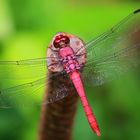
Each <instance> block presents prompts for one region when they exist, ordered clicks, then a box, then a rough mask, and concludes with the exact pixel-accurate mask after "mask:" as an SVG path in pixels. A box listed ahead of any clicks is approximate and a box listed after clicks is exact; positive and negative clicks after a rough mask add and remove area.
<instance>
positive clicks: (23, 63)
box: [0, 9, 140, 136]
mask: <svg viewBox="0 0 140 140" xmlns="http://www.w3.org/2000/svg"><path fill="white" fill-rule="evenodd" d="M139 64H140V9H138V10H135V11H134V12H132V13H131V14H129V15H128V16H127V17H125V18H124V19H123V20H121V21H120V22H119V23H118V24H116V25H115V26H113V27H112V28H111V29H109V30H108V31H106V32H104V33H103V34H101V35H99V36H97V37H96V38H93V39H92V40H91V41H89V42H87V43H85V42H84V41H83V40H82V39H80V38H79V37H77V36H75V35H72V34H68V33H65V32H60V33H57V34H56V35H55V36H54V37H53V39H52V40H51V42H50V44H49V46H48V49H47V56H46V57H43V58H36V59H27V60H18V61H0V67H1V68H0V77H1V79H3V80H2V83H4V81H5V79H6V80H9V79H8V76H9V75H10V73H11V71H12V73H13V74H14V75H16V77H19V78H25V79H28V80H30V82H27V83H25V84H20V85H18V86H12V87H10V88H4V89H0V107H1V108H7V107H12V106H20V105H23V106H27V105H28V104H32V105H34V104H49V103H54V102H56V101H58V100H61V99H63V98H64V97H67V96H69V88H68V87H67V86H66V85H65V83H64V84H63V85H58V88H57V90H56V91H54V92H53V94H51V95H50V96H49V97H48V98H47V99H46V100H45V101H44V100H42V98H43V90H42V89H44V87H45V86H46V84H49V83H50V82H51V79H52V78H53V77H55V76H68V77H69V79H70V80H71V83H72V84H73V86H74V87H75V89H76V91H77V94H78V95H79V97H80V100H81V103H82V105H83V108H84V111H85V114H86V116H87V119H88V122H89V124H90V126H91V128H92V130H93V131H94V132H95V133H96V134H97V136H100V129H99V127H98V123H97V121H96V118H95V116H94V114H93V112H92V109H91V107H90V105H89V103H88V100H87V98H86V94H85V90H84V86H91V87H96V86H100V85H103V84H105V83H107V82H110V81H112V80H114V79H116V78H118V77H121V76H122V75H123V74H124V73H126V72H127V71H128V70H131V69H133V68H135V67H137V66H139ZM47 70H48V71H49V72H51V73H53V75H48V77H46V73H47V72H46V71H47ZM29 72H30V75H29V74H28V73H29ZM5 73H8V74H7V75H6V77H4V74H5ZM10 76H11V75H10ZM11 79H12V80H14V78H12V77H11ZM33 98H35V99H34V100H33ZM36 98H37V99H36Z"/></svg>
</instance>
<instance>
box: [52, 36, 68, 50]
mask: <svg viewBox="0 0 140 140" xmlns="http://www.w3.org/2000/svg"><path fill="white" fill-rule="evenodd" d="M69 42H70V39H69V37H68V36H65V35H62V34H61V35H58V36H56V37H55V40H54V42H53V45H54V47H55V48H61V46H62V44H63V45H67V44H69Z"/></svg>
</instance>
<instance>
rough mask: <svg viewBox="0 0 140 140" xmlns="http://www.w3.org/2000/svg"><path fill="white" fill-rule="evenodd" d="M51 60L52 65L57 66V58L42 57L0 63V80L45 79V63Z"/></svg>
mask: <svg viewBox="0 0 140 140" xmlns="http://www.w3.org/2000/svg"><path fill="white" fill-rule="evenodd" d="M52 59H53V61H54V63H53V64H54V65H59V61H60V60H59V58H57V57H53V58H52V57H44V58H36V59H27V60H19V61H0V78H1V79H3V80H7V79H12V80H17V79H18V80H19V79H20V80H21V79H26V80H27V79H34V80H35V79H39V78H40V77H45V75H46V70H47V62H50V61H51V60H52Z"/></svg>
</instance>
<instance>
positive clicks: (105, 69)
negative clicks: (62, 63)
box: [78, 10, 140, 86]
mask: <svg viewBox="0 0 140 140" xmlns="http://www.w3.org/2000/svg"><path fill="white" fill-rule="evenodd" d="M85 47H86V49H87V63H86V65H85V67H84V69H83V74H82V77H83V79H84V81H86V79H87V80H88V83H89V81H91V84H92V85H95V86H96V85H101V84H103V83H105V82H108V81H111V80H112V79H114V78H116V77H118V76H120V75H121V74H123V73H124V72H126V71H127V70H129V69H131V68H133V67H135V66H137V65H139V64H140V61H139V60H140V10H137V11H135V12H133V13H131V14H130V15H129V16H127V17H126V18H125V19H123V20H122V21H121V22H120V23H118V24H117V25H116V26H114V27H113V28H111V29H110V30H109V31H107V32H105V33H103V34H102V35H101V36H99V37H97V38H96V39H95V40H92V41H91V42H89V43H87V45H86V46H85ZM81 51H82V48H81ZM78 53H80V50H79V52H78Z"/></svg>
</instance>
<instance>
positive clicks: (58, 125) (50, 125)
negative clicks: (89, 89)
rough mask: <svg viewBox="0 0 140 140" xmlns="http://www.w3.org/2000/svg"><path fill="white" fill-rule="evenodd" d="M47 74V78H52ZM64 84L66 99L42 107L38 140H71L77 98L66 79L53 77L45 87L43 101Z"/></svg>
mask: <svg viewBox="0 0 140 140" xmlns="http://www.w3.org/2000/svg"><path fill="white" fill-rule="evenodd" d="M52 75H53V73H49V74H48V76H52ZM64 83H65V86H66V87H68V89H69V91H68V92H70V93H69V94H70V95H68V96H67V97H65V98H64V99H61V100H59V101H57V102H54V103H51V104H47V105H43V106H42V111H41V121H40V132H39V140H71V138H72V128H73V121H74V116H75V113H76V108H77V101H78V96H77V93H76V90H75V89H74V87H73V85H72V84H71V83H70V79H69V78H68V77H62V76H54V77H53V78H51V82H50V84H49V85H47V89H46V94H45V99H46V98H47V96H48V95H49V94H52V92H54V91H57V89H58V85H59V86H60V85H62V84H64Z"/></svg>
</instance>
